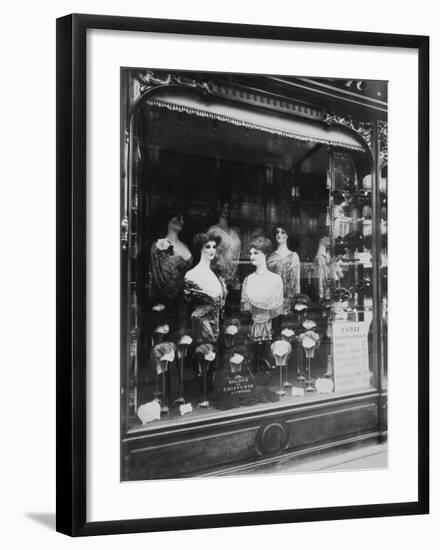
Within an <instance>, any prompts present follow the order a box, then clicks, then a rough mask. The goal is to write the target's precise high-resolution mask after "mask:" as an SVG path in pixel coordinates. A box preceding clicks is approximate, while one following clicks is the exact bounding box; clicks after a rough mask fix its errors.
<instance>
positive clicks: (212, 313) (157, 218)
mask: <svg viewBox="0 0 440 550" xmlns="http://www.w3.org/2000/svg"><path fill="white" fill-rule="evenodd" d="M214 121H215V124H213V119H212V117H211V118H208V117H206V116H205V117H202V116H198V115H197V114H194V113H193V112H191V111H190V110H189V109H188V111H187V112H185V109H181V110H179V112H178V113H176V112H174V111H173V110H171V109H169V108H167V107H164V106H162V105H156V104H154V103H148V102H145V104H144V105H143V106H142V108H139V109H138V110H137V111H136V113H135V115H134V122H133V125H132V134H131V135H130V136H129V140H130V144H129V154H128V164H129V166H128V172H129V173H130V178H131V179H130V181H129V192H128V196H129V205H130V212H129V233H130V237H129V257H130V260H129V261H130V269H129V275H128V276H129V282H128V288H129V289H130V307H129V314H128V327H127V334H128V338H129V346H128V349H129V362H128V367H127V368H128V373H127V377H126V379H127V380H128V382H127V388H126V396H127V424H128V428H129V429H138V428H141V427H142V428H149V427H150V426H157V425H160V424H167V423H176V422H185V421H186V420H187V419H191V418H198V417H200V418H202V417H208V416H209V417H215V416H218V417H221V416H222V415H223V414H224V411H226V410H232V411H233V410H237V411H241V410H243V408H245V407H257V408H259V407H260V408H271V407H277V406H279V405H280V404H282V405H284V404H289V403H291V404H293V405H294V404H296V403H300V402H306V401H307V400H311V399H320V398H322V399H325V398H328V397H329V396H333V395H342V394H344V393H347V392H348V393H349V392H357V391H362V390H366V389H369V388H371V387H373V386H374V385H375V384H376V373H375V364H376V361H377V360H376V359H375V349H374V347H373V336H372V320H373V316H374V315H376V312H375V311H374V307H373V292H372V285H373V250H372V248H373V247H372V233H373V231H372V224H373V223H374V220H373V219H372V197H371V186H369V184H368V182H369V181H370V182H371V177H370V179H368V178H369V174H370V171H371V166H370V165H369V159H368V157H367V155H366V153H365V152H363V151H362V150H361V148H359V150H350V149H349V148H348V147H347V148H346V149H344V147H343V146H341V145H338V144H335V145H332V144H331V143H328V144H324V143H320V142H318V141H314V138H313V135H312V136H311V137H310V138H309V139H296V138H295V137H289V136H286V135H284V134H283V132H279V134H277V133H276V132H272V133H270V132H267V131H265V130H264V129H261V128H258V127H257V126H256V127H255V128H252V127H249V126H246V127H245V126H244V125H243V126H240V125H239V124H232V123H230V122H228V121H225V120H223V119H221V118H220V117H219V118H218V119H214ZM383 198H384V199H385V195H384V196H383ZM384 205H385V204H384ZM384 205H383V206H384ZM385 212H386V208H385V210H383V218H384V223H385V224H386V221H385V220H386V214H385ZM382 229H383V228H382ZM385 248H386V247H385V245H384V250H385ZM384 261H385V260H383V259H382V274H383V277H385V270H384V267H385V265H384ZM384 307H385V306H384Z"/></svg>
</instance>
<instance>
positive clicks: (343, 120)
mask: <svg viewBox="0 0 440 550" xmlns="http://www.w3.org/2000/svg"><path fill="white" fill-rule="evenodd" d="M323 122H324V124H325V125H326V126H332V125H333V124H335V123H337V124H342V125H344V126H346V127H347V128H350V129H351V130H354V131H355V132H356V133H357V134H359V136H360V137H361V138H362V139H363V140H364V141H365V142H366V143H367V145H368V147H369V149H370V151H371V152H372V151H373V123H372V122H370V121H364V120H357V121H355V120H353V119H352V118H351V117H350V116H349V115H348V116H343V115H335V114H334V113H326V115H325V118H324V121H323ZM378 125H379V148H380V159H379V162H380V163H381V164H383V163H384V162H386V161H387V159H388V124H387V123H386V122H382V121H380V122H379V123H378Z"/></svg>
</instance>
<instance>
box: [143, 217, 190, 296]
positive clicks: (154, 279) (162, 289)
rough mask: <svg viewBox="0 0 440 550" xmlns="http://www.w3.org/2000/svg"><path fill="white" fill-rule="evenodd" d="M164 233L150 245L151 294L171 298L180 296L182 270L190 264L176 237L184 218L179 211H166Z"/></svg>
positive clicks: (182, 279)
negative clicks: (163, 235)
mask: <svg viewBox="0 0 440 550" xmlns="http://www.w3.org/2000/svg"><path fill="white" fill-rule="evenodd" d="M166 219H167V224H166V235H165V237H164V238H162V239H158V240H157V241H155V242H154V243H153V245H152V247H151V263H150V271H151V277H150V280H151V295H152V297H154V298H158V299H161V300H164V301H172V300H174V299H176V298H177V297H179V295H181V292H182V290H183V283H184V276H185V273H186V272H187V271H188V269H190V267H191V266H192V265H193V258H192V255H191V252H190V251H189V248H188V247H187V246H186V244H185V243H183V242H182V241H181V240H180V238H179V233H180V232H181V231H182V229H183V225H184V220H183V215H182V214H180V213H168V216H167V217H166Z"/></svg>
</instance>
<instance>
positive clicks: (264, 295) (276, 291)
mask: <svg viewBox="0 0 440 550" xmlns="http://www.w3.org/2000/svg"><path fill="white" fill-rule="evenodd" d="M241 310H242V311H249V312H250V313H251V314H252V321H253V323H252V327H251V332H250V337H251V339H252V340H254V341H262V340H271V338H272V319H273V318H274V317H278V315H281V314H282V313H283V280H282V279H281V277H280V276H279V275H277V274H276V273H272V272H271V271H266V273H263V274H257V273H252V274H251V275H248V276H247V277H246V279H245V280H244V282H243V288H242V290H241Z"/></svg>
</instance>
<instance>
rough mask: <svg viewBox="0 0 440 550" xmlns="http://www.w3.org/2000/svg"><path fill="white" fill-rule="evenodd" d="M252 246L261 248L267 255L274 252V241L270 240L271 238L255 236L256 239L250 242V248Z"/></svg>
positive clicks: (257, 248) (256, 248)
mask: <svg viewBox="0 0 440 550" xmlns="http://www.w3.org/2000/svg"><path fill="white" fill-rule="evenodd" d="M251 248H255V250H259V251H260V252H262V253H263V254H264V255H265V256H269V254H271V253H272V252H273V246H272V242H271V241H270V239H266V237H255V239H252V241H251V242H250V244H249V250H250V249H251Z"/></svg>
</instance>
